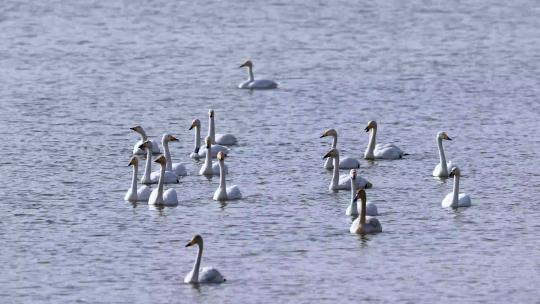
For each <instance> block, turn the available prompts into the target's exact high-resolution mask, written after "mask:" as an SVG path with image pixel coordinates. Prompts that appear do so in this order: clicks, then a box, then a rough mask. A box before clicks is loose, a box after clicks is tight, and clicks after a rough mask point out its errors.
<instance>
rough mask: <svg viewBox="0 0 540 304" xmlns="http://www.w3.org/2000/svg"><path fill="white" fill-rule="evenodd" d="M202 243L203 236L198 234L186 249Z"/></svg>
mask: <svg viewBox="0 0 540 304" xmlns="http://www.w3.org/2000/svg"><path fill="white" fill-rule="evenodd" d="M200 243H202V236H200V235H198V234H196V235H195V236H194V237H193V238H192V239H191V241H189V242H188V243H187V244H186V247H189V246H192V245H195V244H200Z"/></svg>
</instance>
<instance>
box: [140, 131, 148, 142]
mask: <svg viewBox="0 0 540 304" xmlns="http://www.w3.org/2000/svg"><path fill="white" fill-rule="evenodd" d="M139 134H140V135H141V139H142V142H145V141H146V140H147V139H148V136H146V132H144V130H143V128H141V129H140V130H139Z"/></svg>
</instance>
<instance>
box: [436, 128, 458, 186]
mask: <svg viewBox="0 0 540 304" xmlns="http://www.w3.org/2000/svg"><path fill="white" fill-rule="evenodd" d="M436 140H437V147H438V149H439V159H440V161H439V163H438V164H437V166H435V169H433V176H436V177H449V176H450V171H452V169H454V167H455V165H454V164H452V161H448V162H447V161H446V156H445V155H444V149H443V140H452V139H451V138H450V137H448V134H446V132H439V133H437V138H436Z"/></svg>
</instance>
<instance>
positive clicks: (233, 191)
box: [213, 152, 242, 201]
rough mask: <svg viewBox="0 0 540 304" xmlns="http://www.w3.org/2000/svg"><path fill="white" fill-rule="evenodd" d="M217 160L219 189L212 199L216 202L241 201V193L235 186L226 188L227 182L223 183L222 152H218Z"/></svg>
mask: <svg viewBox="0 0 540 304" xmlns="http://www.w3.org/2000/svg"><path fill="white" fill-rule="evenodd" d="M217 159H218V164H219V187H218V188H217V189H216V191H215V192H214V196H213V199H214V200H216V201H230V200H237V199H241V198H242V193H241V192H240V188H238V186H237V185H233V186H230V187H227V182H226V181H225V177H226V175H227V173H226V167H225V154H224V153H223V152H219V153H218V155H217Z"/></svg>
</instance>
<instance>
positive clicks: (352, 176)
mask: <svg viewBox="0 0 540 304" xmlns="http://www.w3.org/2000/svg"><path fill="white" fill-rule="evenodd" d="M350 175H351V179H353V180H354V179H356V169H351V173H350Z"/></svg>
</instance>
